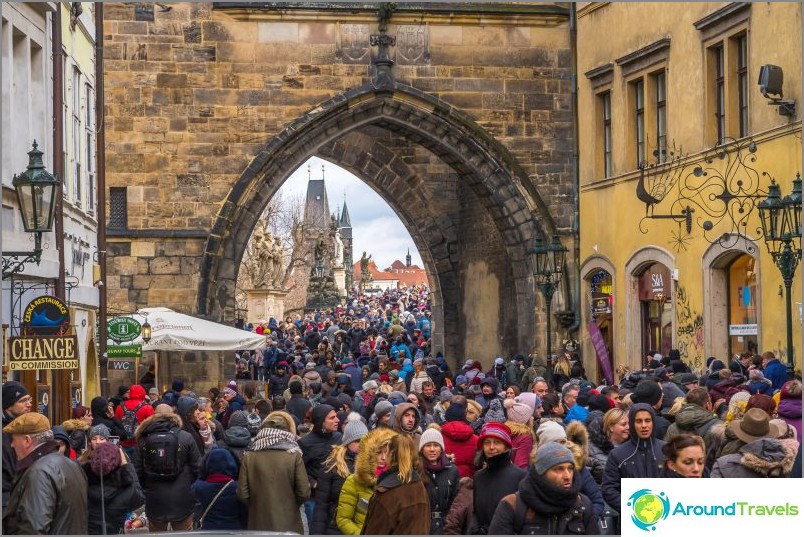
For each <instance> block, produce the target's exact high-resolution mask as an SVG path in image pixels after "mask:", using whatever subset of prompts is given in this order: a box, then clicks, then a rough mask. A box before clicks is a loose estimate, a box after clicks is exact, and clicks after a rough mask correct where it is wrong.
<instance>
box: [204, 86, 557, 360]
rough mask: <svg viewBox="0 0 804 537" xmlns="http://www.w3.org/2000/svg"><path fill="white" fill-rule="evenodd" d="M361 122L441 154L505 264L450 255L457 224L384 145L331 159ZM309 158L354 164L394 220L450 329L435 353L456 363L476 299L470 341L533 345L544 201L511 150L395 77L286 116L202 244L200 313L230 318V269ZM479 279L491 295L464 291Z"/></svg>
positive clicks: (439, 329)
mask: <svg viewBox="0 0 804 537" xmlns="http://www.w3.org/2000/svg"><path fill="white" fill-rule="evenodd" d="M367 129H368V130H371V129H380V130H382V131H384V132H387V133H391V134H393V135H394V136H395V137H396V138H397V139H401V140H404V141H405V142H406V143H407V144H412V145H413V146H416V147H420V148H423V149H425V150H427V151H428V152H429V153H431V154H432V155H433V156H435V157H437V158H438V159H440V161H441V162H442V163H443V164H445V165H446V167H447V168H448V169H449V170H450V172H451V173H453V174H455V175H456V176H457V177H458V179H459V181H460V183H461V184H462V185H465V186H466V187H468V188H469V189H470V190H471V191H472V193H473V194H474V196H475V197H476V198H477V200H478V202H479V203H478V207H480V208H481V209H482V212H483V213H484V215H486V216H487V217H488V219H489V222H491V224H492V225H493V227H494V230H495V232H496V234H497V236H498V237H499V249H500V252H501V253H502V256H503V257H502V258H500V260H499V261H500V262H501V263H502V265H504V266H495V267H489V266H488V264H486V266H483V263H484V261H483V260H478V262H477V263H475V264H473V263H472V262H471V261H467V257H466V255H465V252H460V251H457V248H458V247H460V245H461V241H460V240H458V241H454V240H450V239H451V237H452V236H453V235H454V234H455V233H458V234H460V232H461V230H460V229H459V228H458V227H457V226H455V225H454V223H451V222H450V221H449V219H444V218H440V217H439V213H438V212H434V211H433V210H432V209H433V201H432V199H428V198H427V196H426V189H425V188H424V187H423V185H422V181H423V179H422V177H421V176H420V175H417V174H416V173H413V172H412V171H411V170H410V169H409V168H408V167H406V166H405V160H404V158H401V157H400V156H399V153H394V152H393V151H389V152H386V154H384V155H382V156H381V157H380V156H379V154H380V153H381V152H380V151H379V150H378V151H377V155H372V158H369V157H362V161H361V156H360V155H359V154H357V153H356V152H354V151H352V152H351V153H353V158H352V159H351V160H349V159H348V158H346V157H345V156H343V157H342V156H338V155H346V153H348V152H343V151H341V152H339V153H335V152H333V149H332V146H331V145H330V144H336V145H337V144H338V143H339V142H340V143H342V144H348V145H349V147H355V146H354V144H356V143H357V142H356V141H355V140H354V139H353V138H354V136H353V133H358V134H363V135H365V133H366V132H367ZM358 138H359V136H358ZM363 143H368V142H365V140H364V142H363ZM328 148H329V149H328ZM328 152H329V153H328ZM313 155H319V156H322V157H324V158H329V159H331V160H334V161H335V162H337V163H338V164H339V165H342V166H344V167H346V168H347V169H350V168H351V169H352V170H355V171H357V172H359V173H358V175H359V176H360V177H361V178H362V179H364V180H365V181H366V182H367V183H369V184H370V185H371V186H372V188H374V189H375V190H377V191H378V192H379V193H380V194H381V195H382V196H383V198H385V199H386V201H388V203H389V204H390V205H391V206H392V207H393V208H394V209H395V210H396V212H397V214H399V215H400V217H401V218H403V222H405V224H406V225H407V226H408V229H409V230H410V231H411V236H413V238H414V241H416V244H417V246H418V247H419V250H420V253H421V254H422V259H423V261H424V264H425V268H426V269H427V271H428V275H429V276H430V279H431V285H432V287H433V293H434V296H435V298H434V301H435V302H436V304H437V307H438V308H440V315H442V316H443V323H442V325H441V326H438V321H437V320H436V326H435V331H436V333H437V334H454V335H455V339H454V344H448V343H447V342H445V348H444V349H443V350H445V351H446V352H447V353H449V354H451V355H452V357H453V358H454V359H455V360H456V361H457V360H458V359H459V357H463V356H464V355H465V354H466V352H468V349H467V348H465V347H464V343H465V339H466V328H467V327H465V326H462V325H461V323H462V322H463V321H462V320H461V319H464V318H466V315H467V313H470V308H469V305H470V304H468V303H469V302H472V301H474V300H477V299H478V298H479V299H480V300H483V301H484V304H483V306H484V313H489V312H490V314H491V315H490V317H489V318H490V319H493V321H494V322H486V323H482V324H481V326H479V327H477V328H478V329H479V330H481V331H482V333H475V334H474V336H476V337H477V339H478V340H479V341H489V339H491V340H494V341H495V343H496V346H495V348H497V349H498V350H499V352H500V353H506V354H508V353H512V352H517V351H522V350H524V349H529V348H531V347H532V345H533V339H534V333H535V318H534V290H533V281H532V275H531V272H530V268H529V264H528V263H527V259H528V250H529V249H530V247H531V246H532V243H533V240H534V238H535V237H537V236H543V237H544V236H549V235H551V234H552V233H554V232H555V225H554V224H553V220H552V218H551V216H550V214H549V211H548V210H547V208H546V205H545V204H544V202H543V201H542V200H541V198H540V196H539V194H538V192H537V190H536V187H535V186H534V185H533V184H532V182H531V180H530V178H529V177H528V176H527V175H526V174H525V172H524V170H522V169H521V167H520V166H519V165H518V164H517V163H516V160H515V159H514V157H513V156H512V155H511V154H510V153H509V152H508V151H507V150H506V149H505V148H504V147H503V146H502V145H501V144H500V143H499V142H497V141H496V140H495V139H494V138H493V137H492V136H491V135H489V134H488V133H487V132H486V131H484V130H483V129H482V128H481V127H480V126H478V125H477V124H476V123H474V122H473V121H472V120H470V119H469V118H467V117H466V116H464V115H463V114H461V113H459V112H458V111H457V110H455V109H454V108H452V107H451V106H449V105H447V104H446V103H444V102H442V101H439V100H438V99H435V98H433V97H431V96H429V95H427V94H424V93H422V92H420V91H417V90H415V89H413V88H410V87H407V86H403V85H400V84H396V85H394V86H393V88H392V90H391V91H388V90H383V91H378V90H375V89H374V88H372V87H370V86H369V87H362V88H358V89H355V90H350V91H348V92H346V93H344V94H342V95H339V96H337V97H335V98H333V99H331V100H329V101H326V102H325V103H322V104H321V105H320V106H318V107H316V108H315V109H314V110H311V111H310V112H308V113H307V114H305V115H304V116H302V117H301V118H299V119H297V120H296V121H294V122H293V123H292V124H290V125H289V126H288V127H287V128H286V129H285V130H284V131H282V132H281V133H280V134H278V135H277V136H276V137H274V138H273V139H272V140H271V141H270V142H269V143H268V144H267V145H266V147H265V148H264V149H263V150H262V151H260V152H259V153H258V154H257V155H256V156H255V158H254V159H253V160H252V162H251V163H250V164H249V166H248V168H247V169H246V170H245V171H244V173H243V174H242V175H241V176H240V178H239V179H238V181H237V182H236V183H235V185H234V187H233V188H232V190H231V191H230V193H229V196H228V198H227V200H226V201H225V202H224V204H223V206H222V208H221V211H220V212H219V214H218V217H217V219H216V221H215V224H214V226H213V229H212V233H211V235H210V237H209V239H208V241H207V246H206V251H205V254H204V259H203V261H202V266H201V278H200V284H199V295H198V301H199V302H198V311H199V313H200V314H202V315H207V316H210V317H212V318H216V317H217V318H226V317H231V316H232V315H231V311H230V310H232V309H233V308H234V299H233V297H234V287H235V280H236V277H237V270H238V267H239V265H240V261H241V260H242V256H243V252H244V250H245V246H246V244H247V241H248V239H249V237H250V235H251V233H252V231H253V229H254V226H255V225H256V222H257V220H258V218H259V216H260V214H261V212H262V210H263V208H264V207H265V206H266V205H267V203H268V202H269V201H270V199H271V197H272V196H273V195H274V194H275V193H276V191H277V190H278V189H279V187H280V186H281V185H282V183H283V182H284V181H285V179H287V177H288V176H289V175H290V174H291V173H292V172H293V171H294V170H295V169H296V168H298V167H299V166H300V165H301V164H302V163H303V162H304V161H306V160H307V158H309V157H310V156H313ZM336 156H337V160H336V159H335V157H336ZM411 199H416V200H417V203H418V202H421V203H422V204H423V207H424V208H425V211H426V212H428V213H429V214H428V216H427V217H426V218H416V217H415V216H414V215H413V214H407V211H408V209H406V207H405V204H406V202H409V200H411ZM479 216H483V215H479ZM495 239H496V237H495ZM464 243H465V242H464ZM492 269H493V274H492V273H491V272H490V271H492ZM478 278H480V279H481V280H483V279H484V278H485V280H484V281H486V282H487V283H488V286H487V287H488V288H489V289H491V291H490V292H488V293H486V294H485V295H483V294H482V293H481V294H480V295H482V296H480V295H478V294H477V293H473V291H474V290H475V288H476V287H482V285H481V284H479V283H477V282H478ZM495 285H496V287H497V290H496V293H495V292H494V290H493V289H492V288H493V287H494V286H495ZM508 297H510V300H506V298H508ZM501 323H502V324H503V325H504V326H510V327H512V328H511V329H510V330H511V332H512V334H513V335H514V337H513V338H512V339H510V340H508V339H506V338H505V337H502V338H501V339H500V340H499V341H498V338H499V337H500V334H499V326H500V324H501ZM439 350H441V349H439ZM477 357H478V358H480V359H485V360H488V358H489V357H488V356H477Z"/></svg>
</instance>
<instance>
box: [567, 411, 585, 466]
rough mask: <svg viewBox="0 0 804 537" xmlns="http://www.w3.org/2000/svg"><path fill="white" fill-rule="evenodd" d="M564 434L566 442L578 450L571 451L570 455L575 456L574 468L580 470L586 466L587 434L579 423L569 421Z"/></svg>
mask: <svg viewBox="0 0 804 537" xmlns="http://www.w3.org/2000/svg"><path fill="white" fill-rule="evenodd" d="M566 432H567V440H569V441H571V442H572V443H573V444H575V446H577V448H578V449H577V450H575V449H573V450H572V453H573V455H575V466H576V467H577V468H578V469H581V468H583V467H584V466H586V461H587V459H588V458H589V432H588V431H587V430H586V427H584V426H583V424H581V422H579V421H571V422H570V423H569V425H567V429H566Z"/></svg>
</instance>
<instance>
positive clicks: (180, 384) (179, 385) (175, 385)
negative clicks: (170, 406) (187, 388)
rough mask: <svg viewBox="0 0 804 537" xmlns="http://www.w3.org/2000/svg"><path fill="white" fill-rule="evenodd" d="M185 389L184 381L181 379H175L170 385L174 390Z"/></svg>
mask: <svg viewBox="0 0 804 537" xmlns="http://www.w3.org/2000/svg"><path fill="white" fill-rule="evenodd" d="M183 389H184V382H183V381H181V380H179V379H173V383H172V384H171V385H170V390H171V391H174V392H180V391H182V390H183Z"/></svg>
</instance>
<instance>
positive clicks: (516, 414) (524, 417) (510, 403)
mask: <svg viewBox="0 0 804 537" xmlns="http://www.w3.org/2000/svg"><path fill="white" fill-rule="evenodd" d="M503 405H504V406H505V413H506V415H507V416H508V419H509V420H511V421H515V422H517V423H528V422H529V421H530V420H531V418H532V417H533V410H531V409H530V406H528V405H526V404H525V403H518V402H516V401H515V400H513V399H506V400H505V401H504V402H503Z"/></svg>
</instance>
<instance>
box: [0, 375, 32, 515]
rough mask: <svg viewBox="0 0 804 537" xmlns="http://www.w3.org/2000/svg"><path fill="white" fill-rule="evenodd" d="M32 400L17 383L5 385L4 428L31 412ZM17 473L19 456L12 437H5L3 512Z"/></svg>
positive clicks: (25, 390)
mask: <svg viewBox="0 0 804 537" xmlns="http://www.w3.org/2000/svg"><path fill="white" fill-rule="evenodd" d="M32 403H33V400H32V399H31V396H30V394H28V390H27V389H26V388H25V386H23V385H22V384H20V383H19V382H17V381H14V380H10V381H8V382H5V383H3V427H5V426H7V425H9V424H10V423H11V422H12V421H14V420H15V419H17V418H18V417H20V416H22V415H23V414H27V413H28V412H30V411H31V404H32ZM16 473H17V456H16V454H15V453H14V449H13V448H12V447H11V435H10V434H4V435H3V511H4V512H5V509H6V506H7V505H8V496H9V494H10V492H11V485H13V484H14V477H15V475H16Z"/></svg>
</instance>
